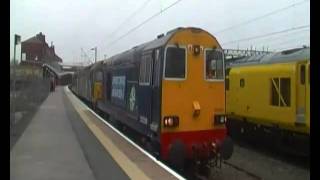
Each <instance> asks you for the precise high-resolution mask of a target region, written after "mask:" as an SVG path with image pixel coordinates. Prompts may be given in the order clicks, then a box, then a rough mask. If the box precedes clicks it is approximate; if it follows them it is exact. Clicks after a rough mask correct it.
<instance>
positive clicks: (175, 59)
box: [164, 47, 186, 79]
mask: <svg viewBox="0 0 320 180" xmlns="http://www.w3.org/2000/svg"><path fill="white" fill-rule="evenodd" d="M164 76H165V78H168V79H185V77H186V49H185V48H178V47H168V48H167V49H166V59H165V73H164Z"/></svg>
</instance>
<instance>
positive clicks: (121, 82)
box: [111, 76, 126, 100]
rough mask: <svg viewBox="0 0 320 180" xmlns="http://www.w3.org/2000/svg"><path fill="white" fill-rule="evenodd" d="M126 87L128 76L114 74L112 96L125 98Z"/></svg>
mask: <svg viewBox="0 0 320 180" xmlns="http://www.w3.org/2000/svg"><path fill="white" fill-rule="evenodd" d="M125 87H126V77H125V76H113V77H112V91H111V96H112V98H117V99H119V100H124V95H125V94H124V93H125V92H124V91H125Z"/></svg>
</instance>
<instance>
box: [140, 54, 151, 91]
mask: <svg viewBox="0 0 320 180" xmlns="http://www.w3.org/2000/svg"><path fill="white" fill-rule="evenodd" d="M151 65H152V57H151V55H144V56H143V57H142V60H141V61H140V73H139V84H140V85H149V84H150V78H151V70H152V69H151V68H152V66H151Z"/></svg>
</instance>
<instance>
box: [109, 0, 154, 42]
mask: <svg viewBox="0 0 320 180" xmlns="http://www.w3.org/2000/svg"><path fill="white" fill-rule="evenodd" d="M150 1H152V0H146V1H145V2H144V3H143V4H142V5H141V6H140V7H139V8H138V9H137V10H136V11H134V12H133V13H132V14H130V15H129V16H128V17H127V18H126V19H125V20H124V21H123V22H122V23H121V24H120V25H119V26H118V27H117V28H116V29H115V30H114V31H113V32H112V33H111V35H110V36H112V35H114V34H115V33H116V32H117V31H118V30H119V29H120V28H121V27H122V26H123V25H124V24H125V23H127V22H128V21H130V20H131V19H132V18H133V17H135V16H136V15H137V14H138V13H139V12H140V11H141V10H143V9H144V8H145V7H146V6H147V5H148V4H149V2H150Z"/></svg>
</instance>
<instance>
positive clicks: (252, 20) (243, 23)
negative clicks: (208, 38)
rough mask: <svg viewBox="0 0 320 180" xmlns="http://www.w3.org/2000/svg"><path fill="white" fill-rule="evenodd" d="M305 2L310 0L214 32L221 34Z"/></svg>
mask: <svg viewBox="0 0 320 180" xmlns="http://www.w3.org/2000/svg"><path fill="white" fill-rule="evenodd" d="M305 2H309V1H308V0H303V1H299V2H297V3H294V4H291V5H289V6H286V7H284V8H280V9H277V10H274V11H272V12H269V13H267V14H264V15H262V16H259V17H255V18H253V19H249V20H247V21H244V22H241V23H239V24H236V25H232V26H230V27H227V28H224V29H222V30H219V31H217V32H215V33H214V34H219V33H222V32H225V31H228V30H231V29H234V28H236V27H238V26H242V25H245V24H250V23H252V22H254V21H257V20H260V19H263V18H265V17H268V16H271V15H273V14H277V13H279V12H282V11H285V10H288V9H290V8H293V7H295V6H297V5H300V4H303V3H305Z"/></svg>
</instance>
